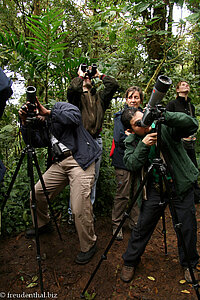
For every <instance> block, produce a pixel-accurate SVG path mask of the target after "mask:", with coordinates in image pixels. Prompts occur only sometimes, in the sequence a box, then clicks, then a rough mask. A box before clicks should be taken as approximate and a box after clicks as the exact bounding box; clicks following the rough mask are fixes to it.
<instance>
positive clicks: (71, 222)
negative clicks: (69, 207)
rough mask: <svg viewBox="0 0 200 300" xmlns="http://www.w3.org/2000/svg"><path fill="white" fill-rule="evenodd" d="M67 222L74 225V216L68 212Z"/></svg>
mask: <svg viewBox="0 0 200 300" xmlns="http://www.w3.org/2000/svg"><path fill="white" fill-rule="evenodd" d="M67 223H68V224H69V225H74V217H73V215H71V214H69V218H68V221H67Z"/></svg>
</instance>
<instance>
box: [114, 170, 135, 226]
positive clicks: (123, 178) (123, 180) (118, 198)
mask: <svg viewBox="0 0 200 300" xmlns="http://www.w3.org/2000/svg"><path fill="white" fill-rule="evenodd" d="M115 175H116V182H117V190H116V194H115V198H114V205H113V209H112V227H113V228H114V229H115V228H116V227H117V226H118V225H119V223H120V222H121V220H122V218H123V216H124V213H125V211H126V209H127V207H128V203H129V199H130V188H131V180H132V176H131V173H130V172H129V171H127V170H123V169H117V168H115ZM138 215H139V208H138V205H137V202H135V204H134V206H133V208H132V210H131V213H130V217H129V227H130V228H131V229H132V228H133V227H134V225H135V224H136V223H137V219H138Z"/></svg>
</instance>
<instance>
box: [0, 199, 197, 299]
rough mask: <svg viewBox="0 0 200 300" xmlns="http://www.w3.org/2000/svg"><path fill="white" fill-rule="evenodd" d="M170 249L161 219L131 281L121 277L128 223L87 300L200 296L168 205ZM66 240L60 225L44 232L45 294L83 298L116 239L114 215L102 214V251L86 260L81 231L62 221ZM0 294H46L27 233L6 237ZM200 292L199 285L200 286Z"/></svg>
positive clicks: (0, 249)
mask: <svg viewBox="0 0 200 300" xmlns="http://www.w3.org/2000/svg"><path fill="white" fill-rule="evenodd" d="M196 208H197V222H198V244H197V246H198V251H199V253H200V239H199V233H200V204H198V205H196ZM165 215H166V216H165V219H166V228H167V249H168V255H165V250H164V241H163V234H162V229H163V228H162V221H161V220H160V221H159V223H158V225H157V227H156V230H155V231H154V234H153V236H152V238H151V240H150V242H149V244H148V245H147V248H146V251H145V253H144V254H143V256H142V261H141V263H140V265H139V266H138V268H137V270H136V274H135V276H134V279H133V280H132V281H131V282H130V283H128V284H127V283H123V282H122V281H121V280H120V272H121V268H122V264H123V260H122V257H121V256H122V254H123V252H124V251H125V249H126V246H127V243H128V239H129V236H130V229H129V228H128V226H126V224H125V227H124V239H123V241H115V242H114V243H113V244H112V247H111V248H110V250H109V252H108V255H107V259H106V260H103V261H102V263H101V266H100V268H99V269H98V271H97V272H96V274H95V276H94V278H93V280H92V282H91V284H90V286H89V288H88V290H87V292H86V293H85V298H86V299H99V300H100V299H106V300H108V299H113V300H121V299H122V300H123V299H146V300H147V299H148V300H150V299H151V300H154V299H162V300H163V299H166V300H169V299H170V300H174V299H180V300H181V299H187V300H188V299H197V296H196V292H195V290H194V288H193V287H192V285H190V284H188V283H186V282H185V280H184V274H183V270H182V268H181V267H180V264H179V261H178V253H177V240H176V235H175V232H174V229H173V227H172V220H171V215H170V213H169V210H168V208H167V209H166V212H165ZM59 228H60V232H61V235H62V239H63V241H61V240H60V239H59V236H58V233H57V231H56V230H55V231H54V232H53V233H51V234H45V235H43V236H41V237H40V252H41V258H42V262H41V265H42V274H43V282H44V291H45V298H46V299H59V300H64V299H66V300H71V299H80V298H81V293H82V291H83V290H84V288H85V286H86V284H87V282H88V280H89V278H90V276H91V274H92V272H93V271H94V269H95V268H96V266H97V264H98V262H99V261H100V259H101V257H102V254H103V253H104V252H105V249H106V247H107V245H108V244H109V242H110V240H111V238H112V235H111V234H112V230H111V219H110V218H108V217H98V218H97V220H96V222H95V231H96V234H97V236H98V242H97V246H98V251H97V253H96V255H95V256H94V257H93V259H92V260H91V262H89V263H88V264H87V265H82V266H81V265H77V264H76V263H75V257H76V255H77V253H78V251H79V241H78V237H77V233H76V232H75V230H74V229H73V228H72V226H71V225H68V224H65V223H62V224H61V225H59ZM199 269H200V267H199ZM0 278H1V280H0V298H4V299H14V298H15V299H24V298H25V296H26V297H29V298H28V299H39V297H40V296H41V291H40V284H39V274H38V262H37V260H36V243H35V240H34V239H31V240H28V239H26V238H25V235H24V233H21V234H19V235H18V236H14V237H1V243H0ZM199 291H200V290H199Z"/></svg>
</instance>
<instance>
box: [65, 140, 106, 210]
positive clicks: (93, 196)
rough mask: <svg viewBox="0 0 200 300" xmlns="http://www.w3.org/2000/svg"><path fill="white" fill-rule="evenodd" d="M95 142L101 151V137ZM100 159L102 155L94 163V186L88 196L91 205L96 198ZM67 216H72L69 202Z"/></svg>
mask: <svg viewBox="0 0 200 300" xmlns="http://www.w3.org/2000/svg"><path fill="white" fill-rule="evenodd" d="M94 140H95V142H96V143H97V145H99V147H100V148H101V150H102V149H103V142H102V137H101V136H100V135H99V136H98V137H97V138H96V139H94ZM101 158H102V155H100V156H99V157H98V159H97V160H96V161H95V180H94V184H93V186H92V190H91V195H90V199H91V203H92V205H93V204H94V202H95V198H96V187H97V180H98V178H99V171H100V165H101ZM68 214H69V215H71V214H72V210H71V201H70V200H69V208H68Z"/></svg>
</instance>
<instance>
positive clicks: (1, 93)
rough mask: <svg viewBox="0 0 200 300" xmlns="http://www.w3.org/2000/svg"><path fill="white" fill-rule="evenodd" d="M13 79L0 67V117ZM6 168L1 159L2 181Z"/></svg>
mask: <svg viewBox="0 0 200 300" xmlns="http://www.w3.org/2000/svg"><path fill="white" fill-rule="evenodd" d="M11 86H12V80H11V79H10V78H8V77H7V76H6V74H5V73H4V71H3V70H2V68H1V67H0V118H1V117H2V115H3V112H4V109H5V106H6V101H7V100H8V99H9V98H10V97H11V96H12V94H13V90H12V88H11ZM5 172H6V168H5V166H4V164H3V162H2V161H1V160H0V183H1V182H2V181H3V178H4V174H5Z"/></svg>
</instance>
